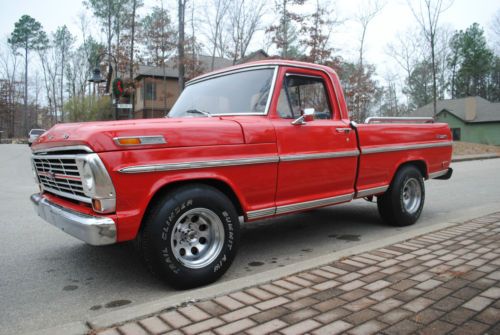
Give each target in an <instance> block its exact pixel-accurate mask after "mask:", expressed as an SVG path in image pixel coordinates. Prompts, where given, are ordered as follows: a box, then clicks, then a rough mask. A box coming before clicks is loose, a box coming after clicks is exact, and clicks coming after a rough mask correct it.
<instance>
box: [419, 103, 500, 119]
mask: <svg viewBox="0 0 500 335" xmlns="http://www.w3.org/2000/svg"><path fill="white" fill-rule="evenodd" d="M436 107H437V114H439V113H441V112H443V111H447V112H449V113H451V114H453V115H455V116H456V117H458V118H459V119H461V120H463V121H464V122H467V123H479V122H500V103H498V102H497V103H492V102H489V101H488V100H486V99H483V98H481V97H478V96H476V97H467V98H461V99H448V100H439V101H437V106H436ZM414 116H424V117H425V116H427V117H432V116H433V104H432V103H430V104H427V105H425V106H423V107H420V108H418V109H417V110H416V111H415V113H414Z"/></svg>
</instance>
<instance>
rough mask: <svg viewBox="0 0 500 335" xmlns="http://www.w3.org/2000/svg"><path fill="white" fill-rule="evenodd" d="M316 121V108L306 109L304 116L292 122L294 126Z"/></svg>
mask: <svg viewBox="0 0 500 335" xmlns="http://www.w3.org/2000/svg"><path fill="white" fill-rule="evenodd" d="M313 120H314V108H305V109H304V114H302V115H301V116H299V117H298V118H296V119H295V120H293V121H292V124H293V125H294V126H297V125H303V124H306V123H307V122H311V121H313Z"/></svg>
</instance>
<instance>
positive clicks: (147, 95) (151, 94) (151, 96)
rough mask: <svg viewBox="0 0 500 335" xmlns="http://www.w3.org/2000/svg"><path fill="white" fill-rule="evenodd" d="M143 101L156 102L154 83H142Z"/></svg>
mask: <svg viewBox="0 0 500 335" xmlns="http://www.w3.org/2000/svg"><path fill="white" fill-rule="evenodd" d="M144 100H156V83H152V82H146V83H144Z"/></svg>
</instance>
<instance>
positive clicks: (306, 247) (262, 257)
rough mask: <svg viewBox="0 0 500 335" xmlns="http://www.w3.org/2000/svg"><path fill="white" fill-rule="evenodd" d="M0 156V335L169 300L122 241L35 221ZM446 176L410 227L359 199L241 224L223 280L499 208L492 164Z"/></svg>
mask: <svg viewBox="0 0 500 335" xmlns="http://www.w3.org/2000/svg"><path fill="white" fill-rule="evenodd" d="M0 159H1V164H0V185H2V187H3V191H2V192H0V232H1V233H0V302H1V304H0V325H2V326H1V327H0V334H14V333H20V332H26V331H32V330H36V329H43V328H48V327H53V326H56V325H59V324H62V323H67V322H71V321H78V320H82V319H83V318H91V317H94V316H96V315H99V314H102V313H105V312H108V311H110V310H113V309H116V308H119V306H124V304H127V305H126V306H131V305H133V304H139V303H144V302H148V301H152V300H156V299H158V298H160V297H166V296H168V295H172V294H175V293H176V292H175V291H174V290H172V289H171V288H170V287H168V286H166V285H165V284H163V283H161V282H159V281H158V280H156V279H155V278H153V277H152V276H150V275H149V273H148V272H147V271H146V270H145V269H144V267H143V266H142V264H141V263H140V261H139V260H138V258H137V257H136V256H135V254H134V251H133V248H132V246H131V245H130V244H121V245H115V246H108V247H91V246H87V245H85V244H83V243H81V242H79V241H78V240H76V239H74V238H72V237H70V236H68V235H66V234H64V233H62V232H60V231H58V230H57V229H56V228H54V227H52V226H50V225H49V224H47V223H45V222H43V221H42V220H41V219H39V218H38V217H37V216H36V215H35V214H34V211H33V209H32V207H31V204H30V202H29V195H30V194H31V193H33V192H35V191H36V188H35V186H34V182H33V178H32V176H31V168H30V165H29V149H28V147H27V146H23V145H0ZM454 169H455V174H454V177H453V179H452V180H450V181H430V182H428V183H427V184H426V186H427V196H426V205H425V208H424V212H423V216H422V218H421V219H420V221H419V222H418V223H417V225H416V226H413V227H407V228H397V229H396V228H392V227H388V226H386V225H384V224H383V223H382V222H381V221H380V219H379V217H378V214H377V210H376V205H375V204H371V203H368V202H365V201H364V200H358V201H355V202H353V203H351V204H345V205H340V206H335V207H330V208H324V209H319V210H315V211H310V212H308V213H303V214H297V215H292V216H287V217H282V218H279V219H274V220H267V221H262V222H258V223H254V224H252V225H248V226H245V227H244V229H243V234H242V242H241V248H240V252H239V254H238V256H237V258H236V260H235V263H234V264H233V266H232V268H231V269H230V270H229V272H228V273H227V274H226V275H225V276H224V277H223V278H222V280H229V279H235V278H240V277H243V276H245V275H247V274H253V273H257V272H260V271H265V270H269V269H272V268H274V267H277V266H282V265H287V264H292V263H294V262H296V261H303V260H307V259H308V258H313V257H316V256H320V255H324V254H326V253H329V252H332V251H338V250H341V249H343V248H347V247H352V246H354V245H356V244H360V243H365V242H367V241H373V240H376V239H379V238H381V237H387V236H390V235H393V234H397V233H400V232H401V231H405V230H411V229H415V227H422V226H425V225H432V224H435V223H438V222H442V221H443V220H448V219H451V218H455V217H459V216H461V215H463V214H464V213H466V212H468V211H470V210H471V209H472V208H476V207H478V206H485V205H491V206H494V205H495V204H496V205H498V204H500V176H499V174H498V171H500V159H493V160H485V161H472V162H463V163H457V164H455V165H454ZM479 215H480V213H479ZM479 215H478V216H479Z"/></svg>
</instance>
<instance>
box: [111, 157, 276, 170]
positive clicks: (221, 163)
mask: <svg viewBox="0 0 500 335" xmlns="http://www.w3.org/2000/svg"><path fill="white" fill-rule="evenodd" d="M277 162H279V157H278V156H269V157H256V158H240V159H224V160H218V161H201V162H182V163H167V164H155V165H140V166H130V167H125V168H122V169H120V170H118V171H119V172H121V173H144V172H158V171H176V170H188V169H203V168H211V167H225V166H237V165H252V164H267V163H277Z"/></svg>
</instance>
